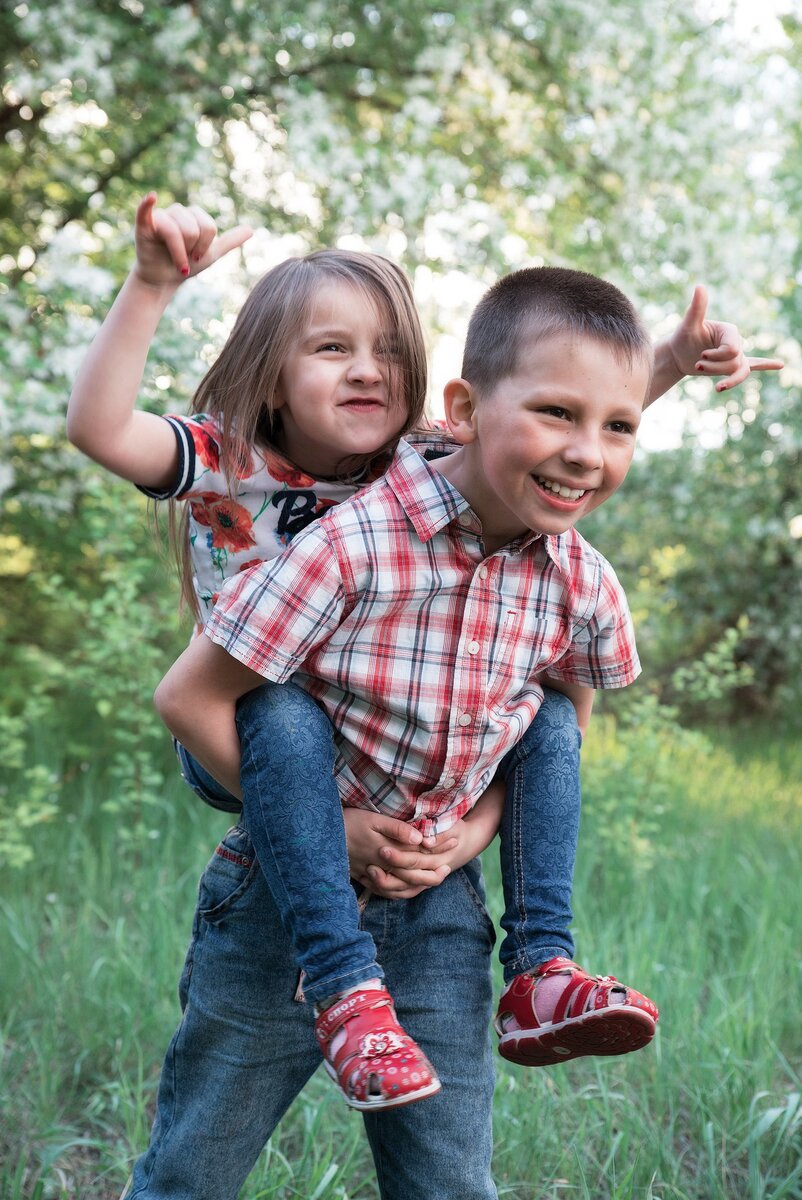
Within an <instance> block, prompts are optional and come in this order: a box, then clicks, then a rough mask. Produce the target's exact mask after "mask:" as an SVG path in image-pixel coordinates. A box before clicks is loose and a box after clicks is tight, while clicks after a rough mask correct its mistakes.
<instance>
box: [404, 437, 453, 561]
mask: <svg viewBox="0 0 802 1200" xmlns="http://www.w3.org/2000/svg"><path fill="white" fill-rule="evenodd" d="M384 481H385V483H386V484H387V486H388V487H389V488H391V489H392V491H393V492H394V494H395V496H396V497H397V499H398V502H399V504H400V505H401V507H402V508H403V510H404V512H405V513H406V515H407V517H408V518H409V520H410V522H411V524H412V527H413V529H414V530H415V532H416V533H417V535H418V537H419V538H420V540H421V541H422V542H428V541H430V540H431V538H433V537H434V535H435V534H436V533H439V532H440V530H441V529H444V528H445V526H446V525H448V524H450V522H451V521H454V520H456V518H457V517H459V516H461V514H462V513H464V512H466V511H469V510H470V505H469V504H468V501H467V500H466V499H465V497H464V496H463V495H462V494H461V493H460V492H458V491H457V489H456V488H455V487H452V485H451V484H450V483H449V482H448V480H447V479H446V478H445V476H444V475H441V474H440V472H439V471H437V470H435V468H434V467H433V466H432V465H431V464H430V463H428V462H427V461H426V459H425V458H422V457H421V455H420V454H419V453H418V451H417V450H413V448H412V446H410V445H409V443H408V442H405V441H404V440H403V438H402V439H401V441H400V442H399V443H398V447H397V449H396V452H395V458H394V459H393V461H392V462H391V463H390V466H389V467H388V469H387V472H386V474H385V476H384Z"/></svg>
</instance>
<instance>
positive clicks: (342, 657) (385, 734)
mask: <svg viewBox="0 0 802 1200" xmlns="http://www.w3.org/2000/svg"><path fill="white" fill-rule="evenodd" d="M206 633H207V634H208V636H209V637H210V638H211V639H212V641H214V642H217V643H218V644H219V645H220V646H222V647H223V648H224V649H225V650H227V651H228V653H229V654H231V655H233V657H234V658H236V659H238V660H239V661H240V662H242V663H244V664H245V666H247V667H250V668H251V669H252V670H253V671H257V672H258V673H259V674H260V675H263V676H264V677H265V678H266V679H269V680H272V681H273V682H276V683H283V682H285V681H286V680H288V679H289V678H290V677H291V676H293V677H294V682H295V683H297V684H299V685H300V686H301V687H303V688H305V690H306V691H308V692H309V693H310V694H311V695H312V696H314V697H315V699H316V700H318V701H319V702H320V704H321V705H322V706H323V708H324V709H325V711H326V713H327V714H328V716H329V718H330V720H331V722H332V724H333V726H334V729H335V736H336V742H337V748H338V756H337V764H336V768H335V773H336V777H337V783H338V787H339V790H340V796H341V799H342V801H343V803H344V804H349V805H352V806H355V807H358V808H375V809H378V810H379V811H381V812H383V813H386V814H387V815H389V816H394V817H399V818H400V819H401V820H404V821H410V822H414V824H415V825H416V826H417V827H418V828H419V829H420V830H421V832H423V833H424V834H430V833H439V832H442V831H443V830H445V829H448V828H449V827H450V826H451V825H453V824H454V823H455V822H456V821H458V820H459V819H460V818H461V817H463V816H464V815H465V813H466V812H468V810H469V809H470V808H472V807H473V805H474V804H475V803H476V801H477V800H478V799H479V797H480V796H481V794H482V792H483V791H484V790H485V788H486V787H487V785H488V784H489V782H490V780H491V779H492V777H493V774H494V772H495V770H496V768H497V767H498V764H499V762H500V761H501V759H502V758H503V756H504V755H505V754H506V753H507V751H508V750H510V749H511V747H512V746H514V745H515V743H516V742H517V741H518V740H519V739H520V738H521V736H522V734H523V733H524V731H525V730H526V729H527V727H528V726H529V724H530V723H531V722H532V721H533V720H534V718H535V715H536V714H537V710H538V708H539V707H540V704H541V702H542V699H543V691H542V688H541V687H540V685H539V683H538V682H537V676H538V675H540V674H542V673H543V672H548V673H549V674H550V675H553V676H555V677H558V678H560V679H564V680H566V681H570V682H574V683H579V684H584V685H586V686H588V687H593V688H614V687H623V686H624V685H626V684H628V683H631V682H632V680H633V679H634V678H635V677H636V676H637V674H638V673H639V671H640V664H639V662H638V656H637V652H636V649H635V640H634V633H633V629H632V622H631V619H630V615H629V609H628V607H627V602H626V597H625V596H624V593H623V591H622V589H621V586H620V584H619V583H618V580H617V579H616V577H615V574H614V572H613V570H612V568H611V567H610V566H609V564H608V563H607V562H606V561H605V560H604V558H602V556H601V555H600V554H599V553H598V552H597V551H596V550H594V549H593V547H592V546H590V545H589V544H588V543H587V542H586V541H585V540H584V538H583V537H582V536H581V535H580V534H578V533H577V532H576V531H575V530H570V531H569V532H568V533H566V534H563V535H560V536H557V537H555V536H544V535H542V534H535V533H530V534H528V535H527V536H525V537H521V538H518V539H516V540H515V541H513V542H510V543H509V544H508V545H506V546H503V547H502V548H501V549H500V550H498V551H496V553H495V554H491V555H490V556H489V557H485V556H484V553H483V547H482V541H481V525H480V522H479V519H478V518H477V517H476V515H475V514H474V512H473V511H472V509H471V508H470V506H469V504H468V502H467V500H465V499H464V497H463V496H461V495H460V493H459V492H457V491H456V489H455V488H454V487H452V485H451V484H450V483H449V482H448V481H447V480H446V479H445V478H444V477H443V476H442V475H441V474H440V473H439V472H438V471H436V470H435V469H434V468H433V467H432V466H430V464H429V463H427V462H426V461H425V460H424V459H423V458H421V456H420V455H419V454H418V453H417V452H416V451H415V450H413V449H412V448H411V447H410V446H409V445H407V444H406V443H405V442H403V441H402V442H401V443H400V444H399V447H398V452H397V454H396V456H395V458H394V460H393V462H392V464H391V465H390V468H389V469H388V471H387V473H386V474H385V475H384V476H383V477H382V478H381V479H380V480H379V481H377V482H376V483H374V484H373V485H372V486H371V487H369V488H368V489H366V490H365V491H363V492H361V493H360V494H359V495H358V496H355V497H354V498H353V499H351V500H347V501H345V502H344V503H343V504H340V505H338V506H337V507H336V508H333V509H332V510H331V511H330V512H329V513H327V514H326V515H325V516H324V517H322V518H321V519H320V520H318V521H317V522H315V524H314V525H312V526H310V527H309V528H308V529H306V530H304V531H303V532H302V533H300V534H298V536H297V537H296V538H295V539H294V540H293V542H292V544H291V545H290V547H289V548H288V549H287V550H285V551H284V553H282V554H281V555H280V556H279V557H278V558H275V559H272V560H271V561H270V562H265V563H262V564H260V565H259V566H257V567H254V568H252V569H251V570H249V571H246V572H244V573H243V574H242V575H239V576H236V577H235V578H234V579H232V580H231V581H230V582H229V583H227V584H226V586H225V588H224V589H223V591H222V593H221V595H220V599H219V601H218V603H217V605H216V607H215V609H214V612H213V614H212V616H211V617H210V619H209V623H208V625H207V627H206Z"/></svg>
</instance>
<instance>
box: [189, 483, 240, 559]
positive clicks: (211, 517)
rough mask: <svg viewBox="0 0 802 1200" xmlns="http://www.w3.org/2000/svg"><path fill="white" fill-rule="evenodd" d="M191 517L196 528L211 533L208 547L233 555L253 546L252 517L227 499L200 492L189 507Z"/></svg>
mask: <svg viewBox="0 0 802 1200" xmlns="http://www.w3.org/2000/svg"><path fill="white" fill-rule="evenodd" d="M190 507H191V509H192V515H193V517H194V518H195V520H196V521H197V522H198V524H200V525H207V526H208V527H209V528H210V529H211V531H212V545H213V546H214V547H215V549H217V550H231V551H233V552H234V553H237V552H238V551H241V550H249V549H250V548H251V546H255V545H256V538H255V537H254V536H253V518H252V517H251V514H250V513H249V512H248V510H247V508H243V507H242V505H241V504H237V502H236V500H232V499H230V497H228V496H218V495H217V494H216V493H214V492H204V493H203V494H202V495H201V496H200V497H199V499H198V500H194V501H192V503H191V505H190Z"/></svg>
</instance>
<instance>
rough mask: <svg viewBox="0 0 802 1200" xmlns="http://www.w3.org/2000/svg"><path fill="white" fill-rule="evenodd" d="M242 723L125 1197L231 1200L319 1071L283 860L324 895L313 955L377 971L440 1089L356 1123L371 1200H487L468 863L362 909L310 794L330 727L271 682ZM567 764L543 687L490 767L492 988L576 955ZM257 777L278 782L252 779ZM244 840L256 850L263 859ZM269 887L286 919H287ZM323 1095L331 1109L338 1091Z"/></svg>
mask: <svg viewBox="0 0 802 1200" xmlns="http://www.w3.org/2000/svg"><path fill="white" fill-rule="evenodd" d="M238 725H239V730H240V737H241V739H242V743H243V784H244V787H245V792H246V796H247V801H246V804H245V811H244V814H243V825H240V826H235V827H234V828H233V829H231V830H229V832H228V834H227V835H226V837H225V838H224V839H223V841H222V842H221V843H220V845H219V846H218V847H217V850H216V851H215V853H214V855H213V856H212V859H211V861H210V862H209V865H208V866H207V868H206V871H205V872H204V874H203V876H202V878H201V882H200V888H199V893H198V906H197V911H196V914H195V920H194V925H193V933H192V941H191V943H190V947H189V951H188V954H187V958H186V962H185V965H184V971H183V973H182V976H181V981H180V984H179V997H180V1001H181V1009H182V1014H183V1015H182V1019H181V1023H180V1024H179V1026H178V1029H177V1030H176V1032H175V1035H174V1036H173V1039H172V1041H171V1043H170V1046H169V1048H168V1051H167V1055H166V1057H165V1060H164V1064H163V1067H162V1074H161V1080H160V1084H159V1092H158V1101H157V1111H156V1120H155V1122H154V1126H153V1131H152V1134H151V1140H150V1145H149V1146H148V1149H147V1151H146V1152H145V1154H143V1155H142V1157H141V1158H140V1159H139V1160H138V1161H137V1163H136V1165H135V1167H134V1173H133V1179H132V1183H131V1187H130V1190H129V1191H127V1192H126V1200H235V1197H236V1196H237V1194H238V1192H239V1189H240V1186H241V1185H242V1183H243V1182H244V1180H245V1178H246V1177H247V1175H248V1174H249V1172H250V1171H251V1169H252V1167H253V1166H254V1164H255V1162H256V1159H257V1158H258V1156H259V1154H260V1152H261V1150H262V1149H263V1147H264V1145H265V1144H266V1142H267V1140H268V1138H269V1137H270V1135H271V1133H272V1131H273V1129H274V1128H275V1126H276V1125H277V1123H278V1122H279V1120H280V1119H281V1117H282V1116H283V1114H284V1113H285V1112H286V1110H287V1108H288V1107H289V1105H290V1103H291V1102H292V1100H293V1099H294V1098H295V1097H296V1096H297V1094H298V1093H299V1092H300V1091H301V1089H302V1088H303V1086H304V1084H305V1083H306V1082H307V1080H308V1079H309V1077H310V1076H311V1075H312V1073H313V1072H314V1071H315V1069H316V1067H317V1066H318V1065H319V1063H320V1051H319V1049H318V1047H317V1043H316V1041H315V1038H314V1032H313V1025H314V1014H313V1012H312V1009H311V1006H310V1005H308V1004H301V1003H298V1001H297V1000H295V999H294V995H295V988H296V983H297V979H298V967H297V965H296V964H297V955H296V952H295V951H294V950H293V947H292V944H291V936H294V935H293V934H292V928H293V921H297V909H293V908H292V906H293V905H296V904H299V903H304V896H303V893H304V892H306V891H308V890H309V889H308V888H306V887H303V886H300V887H299V886H297V884H298V882H299V880H298V878H297V877H296V876H295V875H294V874H293V864H294V870H295V871H296V872H299V873H300V872H304V873H305V878H306V879H307V880H308V879H309V878H315V879H316V880H317V881H318V884H317V887H316V890H315V893H314V895H317V897H318V898H319V897H320V896H321V895H324V896H326V897H328V898H329V903H327V904H320V903H319V902H318V903H317V904H315V905H313V908H314V909H315V911H316V912H317V916H316V917H315V918H314V919H315V920H317V922H318V925H319V930H320V933H321V943H322V944H323V946H324V947H328V948H331V947H337V948H338V950H342V949H343V947H344V948H345V950H346V951H347V953H348V954H349V955H351V957H350V958H349V959H348V961H347V963H346V967H345V970H344V971H341V972H340V973H339V974H340V975H341V976H342V977H345V976H351V977H352V978H357V977H359V978H361V977H362V976H361V975H355V974H354V972H361V971H364V973H365V975H364V977H365V978H367V977H369V975H370V974H380V973H383V974H384V976H385V978H386V981H387V986H388V988H389V990H390V992H391V994H392V996H393V1000H394V1003H395V1007H396V1010H397V1012H398V1016H399V1020H400V1021H401V1024H402V1025H403V1026H404V1028H405V1029H406V1030H407V1031H408V1032H409V1033H410V1035H411V1036H412V1037H414V1038H415V1040H416V1041H417V1042H418V1043H419V1044H420V1045H421V1047H422V1048H423V1050H424V1052H425V1053H426V1054H427V1055H428V1057H429V1058H430V1060H431V1061H432V1062H433V1063H434V1064H435V1066H436V1069H437V1073H438V1075H439V1077H440V1079H441V1081H442V1083H443V1089H442V1091H441V1092H440V1093H439V1094H438V1095H436V1096H433V1097H431V1098H430V1099H428V1100H427V1101H426V1103H425V1104H411V1105H407V1106H404V1107H402V1108H397V1109H391V1110H389V1111H387V1112H382V1113H374V1114H370V1113H365V1114H363V1120H364V1123H365V1129H366V1132H367V1135H368V1140H369V1142H370V1148H371V1152H372V1154H373V1160H374V1164H375V1168H376V1175H377V1179H378V1184H379V1190H380V1194H381V1196H382V1200H496V1197H497V1193H496V1189H495V1186H494V1184H493V1180H492V1176H491V1169H490V1163H491V1154H492V1097H493V1083H494V1070H493V1056H492V1050H491V1045H490V1039H489V1026H490V1017H491V1000H492V985H491V977H490V954H491V951H492V947H493V943H494V940H495V933H494V930H493V926H492V922H491V921H490V918H489V917H488V915H487V912H486V910H485V907H484V891H483V884H482V878H481V870H480V867H479V862H478V860H474V861H473V862H472V863H468V864H467V866H465V867H463V868H462V869H461V870H458V871H455V872H453V874H451V875H449V876H448V878H447V879H446V880H445V881H444V882H443V883H442V884H440V885H439V887H435V888H430V889H429V890H428V891H425V892H423V893H421V895H420V896H417V897H415V898H414V899H413V900H384V899H382V898H381V897H378V896H373V897H371V899H370V900H369V901H368V903H367V906H366V907H365V909H364V912H362V913H361V914H360V913H359V912H358V910H357V905H356V899H355V894H354V891H353V888H352V886H351V885H350V883H347V858H346V857H345V842H344V836H343V822H342V818H341V816H340V815H339V799H337V805H336V808H334V807H332V809H331V811H329V810H328V809H327V808H326V805H325V803H323V802H322V801H321V783H323V784H325V782H326V780H327V779H331V773H330V766H331V765H333V752H332V751H331V730H330V727H329V725H328V722H327V720H326V718H325V716H324V714H323V713H322V712H321V710H320V709H319V708H318V707H317V706H316V705H315V704H314V703H313V702H312V701H311V700H310V699H309V697H308V696H306V694H305V693H303V692H301V691H299V690H298V689H296V688H294V687H293V686H291V685H287V686H285V687H282V688H269V687H267V688H262V689H259V690H258V691H257V692H253V693H251V694H250V696H248V697H246V698H245V699H244V701H243V702H241V704H240V709H239V713H238ZM578 751H579V734H578V731H577V727H576V719H575V715H574V709H573V705H571V703H570V702H569V701H568V700H567V699H565V697H563V696H560V695H558V694H557V693H555V692H547V693H546V700H545V702H544V704H543V707H542V708H541V711H540V713H539V714H538V718H537V720H536V721H535V723H534V724H533V726H532V727H531V729H530V730H529V731H528V733H527V735H526V736H525V738H524V739H522V741H521V742H520V743H519V744H518V746H516V747H515V749H514V750H513V751H512V752H511V753H510V754H508V755H507V757H506V758H505V760H504V762H503V764H502V771H503V774H504V777H505V779H506V781H507V804H506V806H505V811H504V816H503V821H502V864H503V875H504V879H505V891H506V899H505V903H506V911H505V915H504V919H503V924H504V928H505V930H506V937H505V939H504V943H503V946H502V959H503V961H504V971H505V977H506V978H510V977H511V975H512V974H514V973H515V972H517V971H521V970H524V969H526V967H527V966H534V965H535V964H536V963H537V962H539V961H542V960H543V959H546V958H550V957H553V955H554V954H566V955H568V956H569V957H570V955H571V954H572V953H573V943H572V941H571V936H570V932H569V929H568V926H569V923H570V919H571V911H570V894H571V882H572V871H573V860H574V853H575V845H576V836H577V829H578V820H579V784H578ZM179 756H180V758H181V761H182V766H183V769H184V773H185V776H186V777H187V780H188V782H189V783H190V785H191V786H192V787H193V788H194V789H195V790H196V791H198V793H199V794H200V795H201V796H203V798H204V799H206V800H207V801H208V802H210V803H212V804H214V805H215V806H216V807H222V808H230V809H231V808H236V807H238V802H237V801H236V800H235V799H234V798H233V797H231V796H230V795H229V794H228V793H227V792H225V791H224V790H223V789H222V788H221V787H220V786H219V784H217V783H216V782H215V780H214V779H212V778H211V776H209V775H208V774H207V773H206V772H204V771H203V769H202V768H201V767H200V766H199V764H197V763H195V762H194V760H192V759H191V757H190V756H189V755H188V754H187V753H186V752H185V751H184V750H183V749H182V748H180V747H179ZM282 756H283V757H282ZM267 763H269V764H270V766H269V769H268V767H267V766H266V764H267ZM270 772H273V773H274V777H273V781H272V782H271V781H270V779H262V776H263V774H264V775H269V774H270ZM299 784H300V785H301V786H299ZM332 786H333V780H332ZM290 789H292V790H293V791H298V792H300V795H301V799H300V800H299V801H298V809H297V812H296V813H295V819H294V820H293V821H290V820H285V821H284V822H281V821H279V822H274V821H272V820H269V821H268V824H270V825H271V826H274V825H277V827H278V828H277V829H275V830H274V832H273V833H272V834H270V835H268V831H267V830H266V829H265V827H264V819H263V815H264V816H267V817H269V816H270V812H271V811H272V813H273V815H275V814H276V813H279V812H282V811H284V812H285V815H286V805H287V800H288V796H289V791H290ZM322 790H323V791H325V788H323V789H322ZM334 793H335V795H336V789H334ZM271 797H273V799H272V800H271ZM271 803H272V804H273V805H274V807H273V809H272V810H270V808H269V806H270V804H271ZM282 806H283V807H282ZM290 815H292V814H290ZM324 816H325V818H326V819H325V820H324ZM335 818H336V819H335ZM257 827H258V828H257ZM246 830H247V831H248V832H246ZM249 832H250V833H251V834H252V835H254V836H255V839H258V840H260V841H261V843H262V846H263V849H262V851H261V858H260V860H259V864H257V861H256V856H255V852H254V845H253V843H252V841H251V838H250V837H249ZM284 863H286V864H289V865H290V868H291V869H290V870H287V869H286V868H284V867H282V864H284ZM260 864H261V867H262V870H260V869H259V865H260ZM265 866H267V870H265ZM266 876H267V877H269V878H270V879H271V884H270V888H268V886H267V882H266ZM343 879H345V880H346V884H345V886H343V884H342V881H343ZM273 889H276V893H277V894H278V895H279V897H280V898H281V897H283V898H284V901H285V904H286V906H287V908H286V909H285V910H284V911H282V912H281V913H280V912H279V909H278V908H277V905H276V903H275V901H274V899H273V896H272V895H271V891H272V890H273ZM321 889H323V890H321ZM340 904H341V905H343V906H344V911H345V913H346V920H345V924H346V925H349V926H350V925H351V923H350V920H349V918H348V914H350V913H353V915H354V924H353V926H352V927H349V932H348V933H347V935H345V936H344V935H343V934H342V933H341V932H340V931H339V925H341V924H342V923H343V919H342V916H340V918H339V919H336V918H334V917H333V915H332V914H333V912H334V911H335V907H336V905H340ZM288 911H289V915H288ZM288 931H289V932H290V935H291V936H290V937H288V936H287V933H288ZM300 940H301V942H302V951H303V953H302V957H303V956H305V958H306V961H305V962H304V964H303V965H304V966H305V969H307V971H308V970H309V968H310V966H311V969H312V970H313V971H314V970H315V969H316V964H317V963H318V961H320V954H319V952H316V951H315V949H314V945H313V942H314V938H310V937H307V939H306V940H304V939H303V938H301V939H300ZM377 958H378V960H379V962H381V964H382V968H383V971H382V972H380V971H379V968H378V966H377V963H376V959H377ZM360 964H361V965H360ZM325 970H326V968H325V966H324V967H323V970H322V979H323V985H322V987H321V985H320V981H318V985H317V986H318V989H319V990H318V991H317V992H316V993H315V994H318V995H321V996H322V995H325V994H326V993H325V989H326V988H327V987H329V986H330V984H329V983H327V982H326V979H325ZM306 990H307V994H309V987H308V986H307V989H306ZM331 1100H332V1103H339V1101H337V1100H336V1096H335V1093H334V1091H333V1090H332V1091H331Z"/></svg>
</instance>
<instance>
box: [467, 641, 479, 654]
mask: <svg viewBox="0 0 802 1200" xmlns="http://www.w3.org/2000/svg"><path fill="white" fill-rule="evenodd" d="M468 653H469V654H478V653H479V643H478V642H468Z"/></svg>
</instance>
